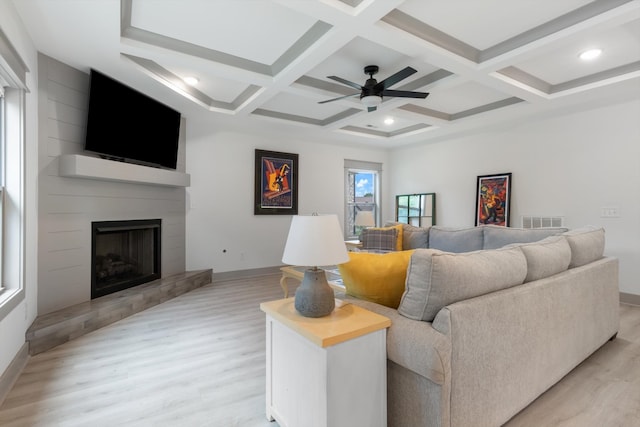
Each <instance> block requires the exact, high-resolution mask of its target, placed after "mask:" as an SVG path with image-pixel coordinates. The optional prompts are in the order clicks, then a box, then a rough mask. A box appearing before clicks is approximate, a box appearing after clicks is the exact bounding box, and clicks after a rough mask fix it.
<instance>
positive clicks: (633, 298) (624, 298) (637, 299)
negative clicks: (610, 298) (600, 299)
mask: <svg viewBox="0 0 640 427" xmlns="http://www.w3.org/2000/svg"><path fill="white" fill-rule="evenodd" d="M620 302H621V303H623V304H631V305H640V295H636V294H628V293H626V292H620Z"/></svg>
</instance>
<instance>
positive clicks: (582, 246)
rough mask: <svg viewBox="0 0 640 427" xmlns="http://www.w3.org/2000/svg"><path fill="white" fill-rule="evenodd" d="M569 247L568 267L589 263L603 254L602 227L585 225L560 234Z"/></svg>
mask: <svg viewBox="0 0 640 427" xmlns="http://www.w3.org/2000/svg"><path fill="white" fill-rule="evenodd" d="M562 235H563V236H564V237H566V239H567V242H569V246H570V247H571V263H570V264H569V268H574V267H580V266H581V265H585V264H589V263H590V262H593V261H595V260H597V259H600V258H602V256H603V255H604V228H602V227H593V226H586V227H582V228H576V229H575V230H571V231H567V232H566V233H563V234H562Z"/></svg>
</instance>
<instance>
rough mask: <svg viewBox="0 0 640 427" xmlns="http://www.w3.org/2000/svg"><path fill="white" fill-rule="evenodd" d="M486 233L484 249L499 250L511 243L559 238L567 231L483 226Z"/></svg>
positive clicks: (559, 228) (563, 229)
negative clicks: (550, 237) (558, 236)
mask: <svg viewBox="0 0 640 427" xmlns="http://www.w3.org/2000/svg"><path fill="white" fill-rule="evenodd" d="M481 228H482V230H483V233H484V243H483V249H498V248H501V247H503V246H506V245H509V244H511V243H529V242H537V241H539V240H542V239H544V238H546V237H549V236H557V235H559V234H561V233H564V232H565V231H567V229H566V228H563V227H553V228H551V227H550V228H515V227H500V226H497V225H483V226H481Z"/></svg>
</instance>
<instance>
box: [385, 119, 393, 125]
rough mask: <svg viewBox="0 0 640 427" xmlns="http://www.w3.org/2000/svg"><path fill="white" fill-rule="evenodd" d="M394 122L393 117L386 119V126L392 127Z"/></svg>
mask: <svg viewBox="0 0 640 427" xmlns="http://www.w3.org/2000/svg"><path fill="white" fill-rule="evenodd" d="M393 122H395V120H393V117H387V118H386V119H384V124H385V125H392V124H393Z"/></svg>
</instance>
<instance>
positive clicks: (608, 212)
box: [600, 207, 620, 218]
mask: <svg viewBox="0 0 640 427" xmlns="http://www.w3.org/2000/svg"><path fill="white" fill-rule="evenodd" d="M600 218H620V210H619V209H618V208H617V207H608V208H601V211H600Z"/></svg>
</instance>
